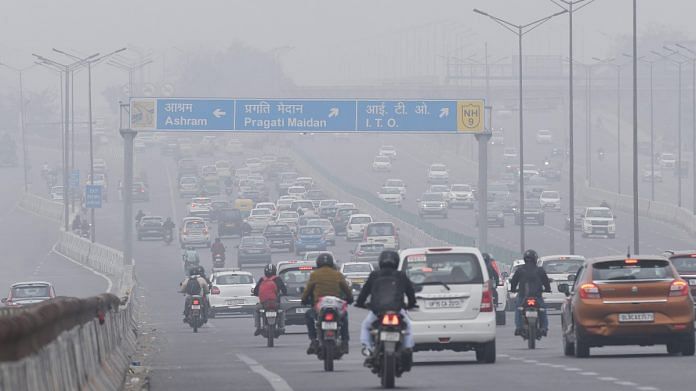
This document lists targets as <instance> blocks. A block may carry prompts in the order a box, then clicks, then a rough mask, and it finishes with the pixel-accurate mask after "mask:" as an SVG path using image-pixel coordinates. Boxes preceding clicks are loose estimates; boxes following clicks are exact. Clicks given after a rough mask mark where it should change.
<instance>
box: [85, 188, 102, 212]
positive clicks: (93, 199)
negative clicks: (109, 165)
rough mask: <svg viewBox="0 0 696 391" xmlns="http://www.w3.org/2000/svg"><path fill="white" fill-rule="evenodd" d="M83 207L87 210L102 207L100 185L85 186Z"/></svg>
mask: <svg viewBox="0 0 696 391" xmlns="http://www.w3.org/2000/svg"><path fill="white" fill-rule="evenodd" d="M85 206H86V207H87V208H95V209H96V208H101V207H102V187H101V185H87V186H85Z"/></svg>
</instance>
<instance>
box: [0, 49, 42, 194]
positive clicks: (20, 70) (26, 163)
mask: <svg viewBox="0 0 696 391" xmlns="http://www.w3.org/2000/svg"><path fill="white" fill-rule="evenodd" d="M0 66H2V67H5V68H7V69H9V70H12V71H15V72H16V73H17V75H19V129H20V131H21V133H22V167H23V168H24V192H27V193H28V192H29V161H28V158H27V140H26V134H25V124H24V123H25V121H26V114H25V113H24V85H23V84H22V74H23V73H24V71H27V70H29V69H31V68H33V67H35V66H36V64H34V65H30V66H28V67H25V68H15V67H12V66H10V65H7V64H5V63H2V62H0Z"/></svg>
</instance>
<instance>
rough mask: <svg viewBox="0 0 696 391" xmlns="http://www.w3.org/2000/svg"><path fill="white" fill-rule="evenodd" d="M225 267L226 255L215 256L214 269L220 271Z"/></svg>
mask: <svg viewBox="0 0 696 391" xmlns="http://www.w3.org/2000/svg"><path fill="white" fill-rule="evenodd" d="M223 267H225V254H222V253H218V254H213V268H215V269H220V268H223Z"/></svg>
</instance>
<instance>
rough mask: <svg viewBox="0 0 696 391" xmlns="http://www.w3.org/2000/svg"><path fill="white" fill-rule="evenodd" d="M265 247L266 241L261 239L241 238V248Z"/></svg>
mask: <svg viewBox="0 0 696 391" xmlns="http://www.w3.org/2000/svg"><path fill="white" fill-rule="evenodd" d="M265 245H266V239H265V238H263V237H249V236H247V237H245V238H242V242H241V244H240V246H241V247H263V246H265Z"/></svg>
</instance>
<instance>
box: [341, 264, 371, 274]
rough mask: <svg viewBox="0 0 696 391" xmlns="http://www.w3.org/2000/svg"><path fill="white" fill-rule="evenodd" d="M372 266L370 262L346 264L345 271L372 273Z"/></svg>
mask: <svg viewBox="0 0 696 391" xmlns="http://www.w3.org/2000/svg"><path fill="white" fill-rule="evenodd" d="M371 271H372V268H371V267H370V265H369V264H367V263H365V264H362V263H360V264H355V265H344V266H343V273H370V272H371Z"/></svg>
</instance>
